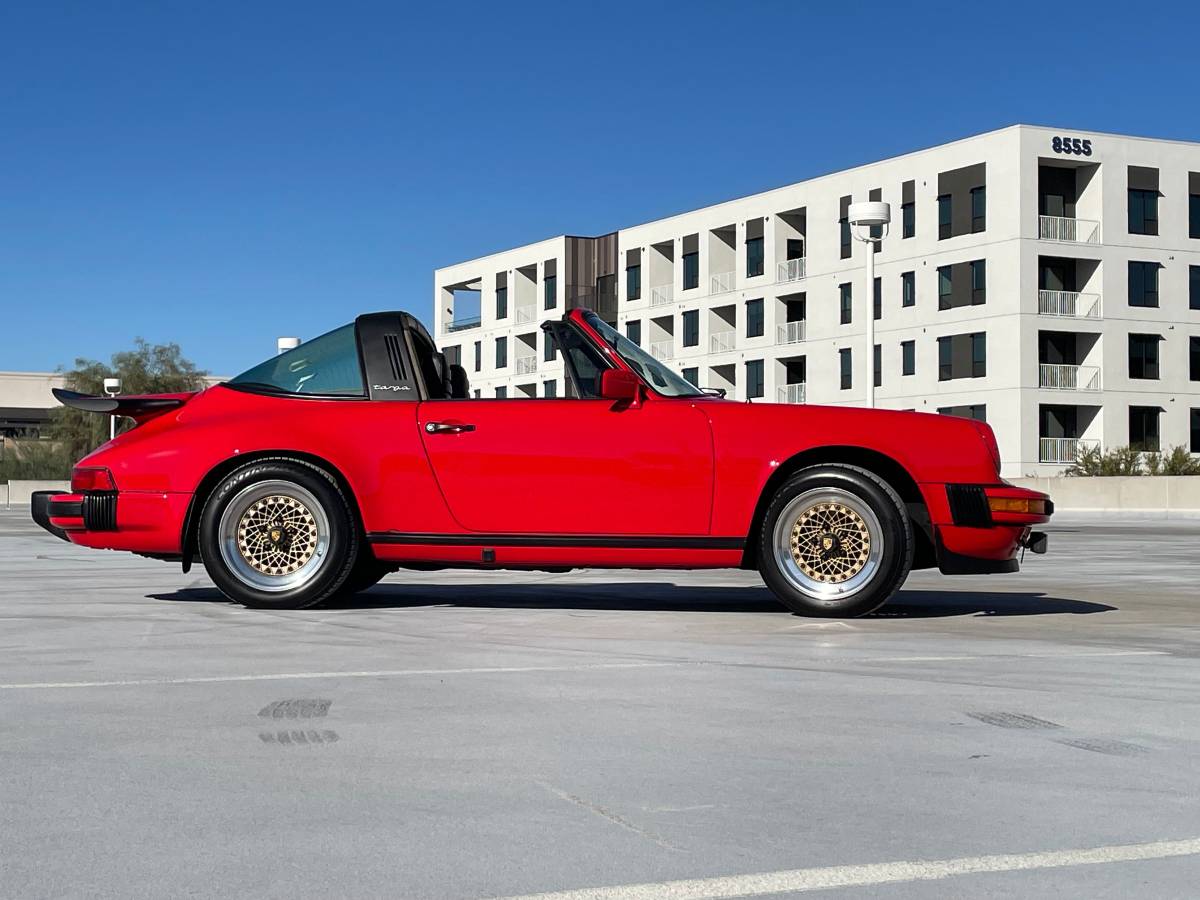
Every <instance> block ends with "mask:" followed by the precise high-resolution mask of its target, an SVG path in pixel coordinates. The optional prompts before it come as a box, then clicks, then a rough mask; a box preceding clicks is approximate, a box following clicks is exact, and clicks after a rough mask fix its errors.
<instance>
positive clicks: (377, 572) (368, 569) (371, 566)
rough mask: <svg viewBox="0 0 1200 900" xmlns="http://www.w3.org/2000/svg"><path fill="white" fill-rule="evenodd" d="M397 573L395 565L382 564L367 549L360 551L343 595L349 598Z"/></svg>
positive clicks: (343, 588) (344, 587)
mask: <svg viewBox="0 0 1200 900" xmlns="http://www.w3.org/2000/svg"><path fill="white" fill-rule="evenodd" d="M395 571H396V566H395V564H394V563H385V562H380V561H379V560H377V559H375V558H374V557H373V556H369V555H368V551H367V550H366V549H363V550H360V551H359V554H358V562H357V563H355V564H354V571H353V572H351V573H350V577H349V578H347V579H346V583H345V584H343V585H342V590H341V593H342V594H344V595H346V596H349V595H351V594H357V593H360V592H362V591H365V590H367V589H368V588H372V587H374V586H375V585H377V584H379V582H380V581H381V580H382V579H383V577H384V576H385V575H389V574H391V573H392V572H395Z"/></svg>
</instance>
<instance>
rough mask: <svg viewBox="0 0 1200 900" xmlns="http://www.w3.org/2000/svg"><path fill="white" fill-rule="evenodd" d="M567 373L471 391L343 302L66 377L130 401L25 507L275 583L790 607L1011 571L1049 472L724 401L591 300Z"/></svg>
mask: <svg viewBox="0 0 1200 900" xmlns="http://www.w3.org/2000/svg"><path fill="white" fill-rule="evenodd" d="M542 327H543V329H545V330H546V332H547V333H548V339H550V340H553V343H554V346H555V347H556V349H557V352H559V353H561V354H562V358H563V362H564V364H565V369H566V374H567V378H568V380H569V385H568V387H569V393H570V395H571V396H569V397H564V398H562V399H537V400H531V399H520V400H517V399H513V400H507V399H478V398H476V399H471V398H470V397H469V392H468V388H467V374H466V372H465V371H464V370H463V369H462V368H461V367H460V366H457V365H448V364H447V362H446V359H445V357H444V356H443V355H442V354H441V353H439V352H438V350H437V348H436V347H435V345H434V343H433V341H432V340H431V339H430V337H429V334H428V333H427V332H426V331H425V329H424V328H423V327H422V326H421V324H420V322H418V321H417V320H416V319H415V318H413V317H412V316H410V315H408V314H406V313H402V312H388V313H374V314H371V315H364V316H360V317H359V318H358V319H357V320H355V321H354V322H353V323H352V324H349V325H345V326H343V327H341V328H338V329H336V330H334V331H331V332H329V333H328V334H324V335H322V336H321V337H318V338H315V339H313V340H311V341H308V342H307V343H305V344H301V345H300V346H299V347H297V348H296V349H294V350H290V351H288V352H286V353H283V354H281V355H279V356H276V357H274V358H272V359H269V360H267V361H266V362H264V363H261V364H260V365H257V366H255V367H254V368H252V369H250V370H249V371H247V372H245V373H243V374H241V375H239V376H237V377H236V378H234V379H232V380H230V381H228V382H225V383H223V384H220V385H217V386H215V387H211V388H209V389H208V390H205V391H201V392H199V393H195V394H171V395H155V396H139V397H120V398H116V399H110V398H106V397H89V396H85V395H82V394H77V393H72V392H69V391H61V390H60V391H56V392H55V393H56V395H57V396H58V399H59V400H60V401H62V402H63V403H65V404H67V405H69V406H74V407H78V408H82V409H88V410H93V411H95V412H98V413H107V414H109V415H117V416H127V417H130V418H132V419H134V420H135V422H136V423H137V424H136V427H134V428H133V429H131V430H129V431H127V432H125V433H123V434H121V435H119V436H118V437H117V438H116V439H115V440H112V441H109V442H108V443H107V444H104V445H103V446H102V447H100V448H99V449H97V450H96V451H95V452H93V453H91V454H89V455H88V456H87V457H85V458H84V459H83V460H82V461H80V463H79V465H78V466H77V467H76V468H75V470H74V471H73V473H72V476H71V492H70V493H66V494H63V493H55V492H49V493H44V494H40V495H38V496H37V497H35V499H34V505H33V517H34V519H36V520H37V522H38V523H39V524H40V525H42V526H43V527H44V528H46V529H47V530H48V531H51V532H52V533H54V534H56V535H58V536H59V537H62V538H64V539H66V540H69V541H71V542H72V543H75V544H80V545H83V546H86V547H97V548H103V549H109V550H128V551H132V552H134V553H139V554H142V555H144V556H150V557H154V558H157V559H165V560H176V561H182V563H183V568H184V571H187V570H188V568H189V567H190V565H191V563H192V562H193V560H195V559H197V558H199V559H200V560H202V561H203V562H204V566H205V568H206V569H207V570H208V573H209V575H210V576H211V577H212V580H213V581H214V582H215V583H216V585H217V587H219V588H220V589H221V591H223V592H224V593H225V594H226V595H228V596H229V597H230V598H231V599H233V600H236V601H239V602H241V603H244V604H246V605H247V606H255V607H267V608H277V609H293V608H299V607H307V606H312V605H314V604H317V603H320V602H321V601H323V600H326V599H328V598H330V597H332V596H334V595H336V594H339V593H346V592H353V591H359V590H363V589H365V588H367V587H369V586H370V585H372V584H374V583H375V582H377V581H378V580H379V579H380V578H382V577H383V576H384V575H385V574H387V573H388V572H392V571H395V570H397V569H401V568H408V569H418V570H429V569H436V568H444V567H445V568H454V567H458V568H481V569H496V568H499V569H550V570H554V571H563V570H565V569H568V568H572V567H583V566H586V567H609V568H677V569H699V568H723V567H731V568H743V569H755V568H757V569H758V570H759V571H760V572H761V573H762V576H763V578H764V580H765V581H766V583H767V584H768V585H769V586H770V588H771V590H772V591H773V592H774V593H775V595H776V596H777V597H778V598H779V600H780V601H782V602H783V604H784V605H786V606H787V607H789V608H790V609H792V610H794V611H795V612H798V613H802V614H805V615H821V616H855V615H861V614H863V613H866V612H870V611H871V610H873V609H875V608H876V607H878V606H879V605H880V604H882V603H883V602H885V601H886V600H887V599H888V598H889V597H891V596H892V595H893V594H894V593H895V592H896V591H897V590H898V589H899V587H900V586H901V584H903V583H904V579H905V578H906V577H907V575H908V573H909V570H910V569H913V568H928V567H933V566H937V567H938V568H940V569H941V571H943V572H946V573H953V574H962V573H988V572H1012V571H1015V570H1016V569H1017V559H1016V555H1017V553H1018V551H1019V550H1020V549H1021V548H1022V547H1027V548H1029V549H1030V550H1032V551H1034V552H1044V550H1045V546H1046V537H1045V535H1044V534H1042V533H1039V532H1035V531H1032V530H1031V526H1033V525H1036V524H1038V523H1042V522H1045V521H1047V520H1048V518H1049V516H1050V514H1051V512H1052V511H1053V507H1052V504H1051V502H1050V498H1049V497H1047V496H1046V495H1045V494H1040V493H1037V492H1035V491H1030V490H1025V489H1023V488H1018V487H1013V486H1011V485H1008V484H1005V483H1004V481H1003V480H1002V479H1001V478H1000V476H999V451H998V449H997V446H996V440H995V437H994V436H993V434H992V431H991V429H990V428H989V427H988V426H987V425H985V424H982V423H980V422H975V421H971V420H968V419H962V418H955V417H951V416H939V415H927V414H922V413H909V412H891V411H884V410H866V409H854V408H846V407H820V406H780V405H774V404H768V403H739V402H733V401H729V400H725V399H723V398H721V397H719V396H715V395H713V394H710V393H706V392H704V391H701V390H700V389H698V388H696V387H695V386H693V385H692V384H690V383H689V382H687V381H685V380H684V379H683V378H681V377H680V376H679V375H677V374H675V373H674V372H672V371H671V370H670V369H668V368H667V367H666V366H664V365H663V364H661V363H660V362H659V361H658V360H656V359H654V358H653V357H651V356H649V355H648V354H647V353H646V352H645V351H643V350H642V349H641V348H640V347H638V346H637V345H636V344H634V343H632V342H631V341H629V340H628V339H626V338H625V337H624V336H622V335H621V334H619V333H618V332H617V331H616V330H614V329H613V328H611V327H610V326H609V325H608V324H606V323H605V322H604V321H602V320H601V319H600V318H599V317H598V316H596V315H595V314H594V313H592V312H589V311H586V310H578V309H577V310H573V311H572V312H570V313H568V314H567V315H566V316H564V317H563V318H562V319H561V320H560V321H554V322H547V323H546V324H545V325H543V326H542Z"/></svg>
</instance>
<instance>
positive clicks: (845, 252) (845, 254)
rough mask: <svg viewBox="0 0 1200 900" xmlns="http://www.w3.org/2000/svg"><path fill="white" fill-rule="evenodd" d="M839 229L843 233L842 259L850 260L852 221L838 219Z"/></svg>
mask: <svg viewBox="0 0 1200 900" xmlns="http://www.w3.org/2000/svg"><path fill="white" fill-rule="evenodd" d="M838 227H839V230H840V231H841V244H842V259H849V258H850V220H849V219H848V218H842V219H838Z"/></svg>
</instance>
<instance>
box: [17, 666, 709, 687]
mask: <svg viewBox="0 0 1200 900" xmlns="http://www.w3.org/2000/svg"><path fill="white" fill-rule="evenodd" d="M684 665H690V663H687V662H633V663H593V664H584V665H576V666H481V667H478V668H472V669H380V670H377V671H374V672H279V673H274V674H269V675H205V676H199V677H196V678H131V679H127V680H122V681H34V682H26V683H17V684H0V691H33V690H50V689H58V688H97V687H143V686H146V685H160V684H220V683H223V682H231V681H288V680H291V679H295V680H298V681H301V680H309V679H317V678H407V677H410V676H417V675H496V674H505V673H512V672H584V671H588V670H591V669H661V668H664V667H667V666H684Z"/></svg>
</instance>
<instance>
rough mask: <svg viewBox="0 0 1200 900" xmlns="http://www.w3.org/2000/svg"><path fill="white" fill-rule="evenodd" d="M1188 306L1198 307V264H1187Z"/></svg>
mask: <svg viewBox="0 0 1200 900" xmlns="http://www.w3.org/2000/svg"><path fill="white" fill-rule="evenodd" d="M1188 308H1189V309H1200V266H1188Z"/></svg>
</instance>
